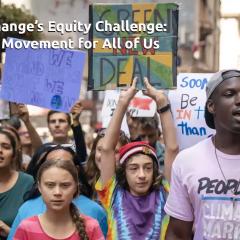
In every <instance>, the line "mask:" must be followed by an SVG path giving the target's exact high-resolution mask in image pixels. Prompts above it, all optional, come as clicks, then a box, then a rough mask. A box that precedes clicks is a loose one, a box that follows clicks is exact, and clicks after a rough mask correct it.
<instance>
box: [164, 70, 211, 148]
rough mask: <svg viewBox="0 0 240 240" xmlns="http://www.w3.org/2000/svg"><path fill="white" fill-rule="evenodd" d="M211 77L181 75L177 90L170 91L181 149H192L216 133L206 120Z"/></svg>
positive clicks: (178, 79) (191, 74) (207, 75)
mask: <svg viewBox="0 0 240 240" xmlns="http://www.w3.org/2000/svg"><path fill="white" fill-rule="evenodd" d="M211 75H212V74H202V73H181V74H179V75H178V78H177V90H172V91H169V99H170V102H171V106H172V112H173V116H174V120H175V125H176V128H177V136H178V142H179V145H180V149H184V148H187V147H190V146H192V145H194V144H196V143H197V142H199V141H200V140H203V139H205V138H207V137H208V136H210V135H211V134H213V133H214V132H215V131H214V130H213V129H210V128H209V127H208V126H207V125H206V123H205V119H204V109H205V102H206V93H205V89H206V85H207V82H208V80H209V78H210V77H211Z"/></svg>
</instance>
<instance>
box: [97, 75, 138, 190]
mask: <svg viewBox="0 0 240 240" xmlns="http://www.w3.org/2000/svg"><path fill="white" fill-rule="evenodd" d="M136 92H137V90H136V78H135V79H134V80H133V84H132V86H131V87H130V88H129V89H128V90H126V91H122V92H121V94H120V96H119V100H118V104H117V107H116V109H115V111H114V113H113V116H112V119H111V121H110V123H109V126H108V128H107V130H106V134H105V136H104V138H103V144H102V146H103V148H102V152H101V169H100V172H101V176H100V178H101V182H102V184H103V186H104V185H105V184H106V183H107V182H108V180H109V179H111V177H112V176H113V175H114V174H115V148H116V146H117V143H118V139H119V134H120V128H121V123H122V120H123V117H124V114H125V113H126V111H127V108H128V105H129V103H130V101H131V100H132V98H133V97H134V95H135V94H136Z"/></svg>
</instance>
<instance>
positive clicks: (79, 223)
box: [70, 203, 89, 240]
mask: <svg viewBox="0 0 240 240" xmlns="http://www.w3.org/2000/svg"><path fill="white" fill-rule="evenodd" d="M70 213H71V216H72V220H73V222H74V223H75V225H76V228H77V231H78V235H79V236H80V238H81V240H89V238H88V235H87V233H86V228H85V223H84V219H83V218H81V216H80V213H79V211H78V209H77V207H76V206H75V205H74V204H73V203H71V204H70Z"/></svg>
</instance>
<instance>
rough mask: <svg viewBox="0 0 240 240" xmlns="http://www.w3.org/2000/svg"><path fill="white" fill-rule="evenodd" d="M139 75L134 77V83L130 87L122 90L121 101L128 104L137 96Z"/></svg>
mask: <svg viewBox="0 0 240 240" xmlns="http://www.w3.org/2000/svg"><path fill="white" fill-rule="evenodd" d="M136 85H137V77H135V78H134V79H133V83H132V85H131V87H130V88H128V89H127V90H122V91H121V93H120V96H119V101H121V102H124V103H126V104H129V102H130V101H131V99H132V98H133V97H134V96H135V94H136V93H137V87H136Z"/></svg>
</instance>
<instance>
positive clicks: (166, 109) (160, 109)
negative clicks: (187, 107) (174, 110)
mask: <svg viewBox="0 0 240 240" xmlns="http://www.w3.org/2000/svg"><path fill="white" fill-rule="evenodd" d="M170 109H171V105H170V103H168V104H167V105H166V106H164V107H162V108H159V109H158V110H157V112H158V113H164V112H167V111H168V110H170Z"/></svg>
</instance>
